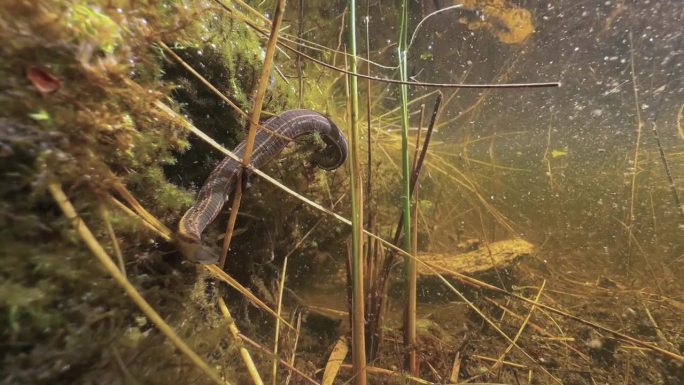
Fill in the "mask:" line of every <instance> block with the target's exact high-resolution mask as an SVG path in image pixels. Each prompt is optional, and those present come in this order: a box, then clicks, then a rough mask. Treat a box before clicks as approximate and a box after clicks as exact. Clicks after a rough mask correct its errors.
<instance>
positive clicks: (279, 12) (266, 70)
mask: <svg viewBox="0 0 684 385" xmlns="http://www.w3.org/2000/svg"><path fill="white" fill-rule="evenodd" d="M284 13H285V0H279V1H278V4H277V5H276V9H275V16H274V18H273V24H272V25H271V35H270V37H269V38H268V45H267V46H266V57H265V58H264V67H263V68H262V70H261V77H260V78H259V85H258V86H257V90H256V93H255V96H254V107H253V108H252V116H251V118H250V120H249V132H248V133H247V142H246V144H245V154H244V156H243V158H242V166H243V167H246V166H248V165H249V163H250V161H251V160H252V151H253V150H254V139H255V138H256V132H257V129H258V128H259V117H260V116H261V107H262V106H263V105H264V96H265V95H266V87H267V86H268V83H269V78H270V74H271V69H272V68H273V56H274V54H275V50H276V43H277V42H278V32H279V29H280V24H281V22H282V21H283V14H284ZM233 201H234V203H233V207H234V208H235V209H234V210H233V211H231V212H230V218H228V229H227V230H226V236H225V238H223V250H222V252H221V258H220V259H219V266H220V267H221V268H223V266H224V265H225V263H226V258H227V256H228V249H229V248H230V241H231V238H232V235H233V228H234V227H235V217H236V216H237V213H238V211H239V209H240V202H241V201H242V190H241V189H238V190H237V191H236V193H235V195H234V196H233Z"/></svg>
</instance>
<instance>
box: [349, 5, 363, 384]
mask: <svg viewBox="0 0 684 385" xmlns="http://www.w3.org/2000/svg"><path fill="white" fill-rule="evenodd" d="M347 4H348V8H349V25H348V33H349V34H348V36H347V37H348V44H349V50H350V54H351V55H350V56H351V57H350V59H351V61H350V63H349V64H350V67H349V68H350V70H351V72H352V73H356V1H355V0H349V2H348V3H347ZM349 88H350V90H349V91H350V92H349V93H350V95H351V135H350V136H351V176H352V178H351V206H352V207H351V208H352V218H351V221H352V263H351V265H352V274H351V275H352V363H353V367H354V375H355V377H354V382H355V384H357V385H365V384H366V340H365V334H366V333H365V321H366V319H365V311H364V293H363V291H364V290H363V265H364V261H363V190H362V181H361V174H362V172H361V161H360V155H361V154H360V151H359V149H360V142H361V135H360V133H359V126H358V118H359V97H358V92H359V90H358V79H357V77H356V76H351V77H349Z"/></svg>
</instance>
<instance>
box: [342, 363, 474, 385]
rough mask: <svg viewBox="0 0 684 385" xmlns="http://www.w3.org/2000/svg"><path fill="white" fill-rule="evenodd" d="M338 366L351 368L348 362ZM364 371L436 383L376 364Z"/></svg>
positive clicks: (429, 384) (420, 382)
mask: <svg viewBox="0 0 684 385" xmlns="http://www.w3.org/2000/svg"><path fill="white" fill-rule="evenodd" d="M340 368H342V369H347V370H351V369H352V366H351V365H349V364H342V365H340ZM366 371H367V372H368V374H373V375H378V376H385V377H395V378H396V377H398V378H403V379H405V380H408V381H411V382H412V383H416V384H424V385H437V383H435V382H431V381H427V380H424V379H422V378H419V377H415V376H411V375H409V374H405V373H402V372H397V371H394V370H390V369H385V368H378V367H376V366H366ZM471 385H475V384H471Z"/></svg>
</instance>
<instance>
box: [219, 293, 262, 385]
mask: <svg viewBox="0 0 684 385" xmlns="http://www.w3.org/2000/svg"><path fill="white" fill-rule="evenodd" d="M218 300H219V309H221V314H223V318H225V319H226V322H227V323H228V330H229V331H230V335H232V336H233V339H234V340H235V342H237V343H241V342H242V339H241V338H240V332H239V331H238V328H237V325H235V320H233V317H232V316H231V315H230V311H228V306H226V302H225V301H224V300H223V298H222V297H218ZM240 357H242V362H244V363H245V366H246V367H247V372H248V373H249V376H250V377H251V378H252V382H254V385H264V382H263V381H262V380H261V376H260V375H259V371H258V370H257V368H256V366H255V365H254V361H253V360H252V356H251V355H250V354H249V351H248V350H247V349H245V347H244V346H240Z"/></svg>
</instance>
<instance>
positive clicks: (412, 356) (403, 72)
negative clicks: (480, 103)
mask: <svg viewBox="0 0 684 385" xmlns="http://www.w3.org/2000/svg"><path fill="white" fill-rule="evenodd" d="M407 37H408V1H406V0H402V2H401V24H400V27H399V48H398V50H399V51H398V56H399V76H400V78H401V81H402V82H406V81H408V62H407V50H408V45H407V40H408V39H407ZM408 130H409V120H408V85H407V84H405V83H402V84H401V166H402V167H401V171H402V187H403V193H402V201H403V202H402V206H403V213H404V245H403V249H404V250H405V251H407V252H409V253H410V252H411V250H412V249H413V247H412V244H413V243H412V241H413V240H412V239H411V223H412V222H411V187H410V185H411V162H410V159H409V142H408ZM404 270H405V281H406V286H407V287H406V293H407V296H408V301H407V303H406V322H405V324H404V330H405V333H404V344H405V345H406V347H407V351H408V357H407V363H408V367H409V371H410V373H411V374H412V375H417V361H416V350H415V345H416V283H415V278H413V279H412V277H415V275H416V262H415V260H414V259H413V258H404Z"/></svg>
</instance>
